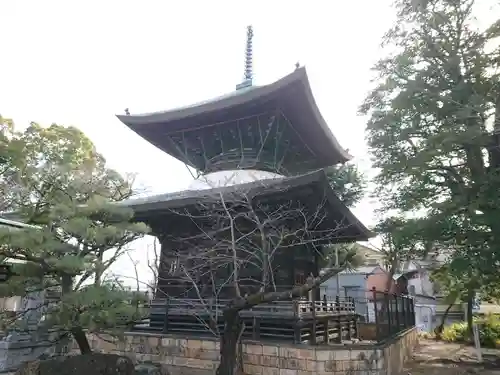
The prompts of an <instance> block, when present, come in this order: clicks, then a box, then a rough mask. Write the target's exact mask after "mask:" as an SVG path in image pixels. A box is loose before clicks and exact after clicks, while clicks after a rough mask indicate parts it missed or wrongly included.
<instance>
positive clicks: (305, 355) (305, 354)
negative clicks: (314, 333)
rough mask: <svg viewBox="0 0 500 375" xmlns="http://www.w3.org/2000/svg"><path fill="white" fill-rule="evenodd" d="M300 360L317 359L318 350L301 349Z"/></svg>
mask: <svg viewBox="0 0 500 375" xmlns="http://www.w3.org/2000/svg"><path fill="white" fill-rule="evenodd" d="M298 358H300V359H316V350H315V349H314V348H310V349H309V348H308V349H299V356H298Z"/></svg>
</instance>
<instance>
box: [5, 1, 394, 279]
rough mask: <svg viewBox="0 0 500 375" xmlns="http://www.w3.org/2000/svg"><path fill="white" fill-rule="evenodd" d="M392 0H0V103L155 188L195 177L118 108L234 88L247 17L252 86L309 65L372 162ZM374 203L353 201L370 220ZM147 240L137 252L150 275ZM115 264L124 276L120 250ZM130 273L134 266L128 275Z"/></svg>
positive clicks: (347, 137)
mask: <svg viewBox="0 0 500 375" xmlns="http://www.w3.org/2000/svg"><path fill="white" fill-rule="evenodd" d="M393 17H394V11H393V10H392V9H391V8H390V0H376V1H374V0H350V1H338V2H337V1H308V2H305V1H290V0H289V1H278V0H275V1H272V2H271V1H265V2H264V1H258V0H254V1H251V2H242V1H239V0H237V1H235V0H232V1H222V0H212V1H201V0H198V1H182V2H181V1H164V0H163V1H147V0H142V1H126V0H120V1H117V0H107V1H102V0H101V1H96V0H87V1H76V0H74V1H68V0H66V1H51V0H45V1H36V0H32V1H22V0H16V1H14V0H2V1H1V2H0V42H1V44H0V45H1V47H2V49H1V62H0V113H1V114H2V115H3V116H5V117H10V118H13V119H14V120H15V122H16V123H18V125H20V126H24V125H26V124H27V123H28V122H29V121H36V122H39V123H42V124H49V123H52V122H57V123H59V124H65V125H75V126H77V127H79V128H80V129H82V130H83V131H84V132H85V133H86V134H87V135H88V136H89V137H90V138H91V139H92V140H93V141H94V143H95V144H96V146H97V148H98V150H99V151H100V152H101V153H103V154H104V155H105V156H106V157H107V159H108V161H109V163H110V165H111V166H112V167H115V168H117V169H118V170H120V171H121V172H137V173H138V174H139V182H140V183H141V184H142V185H145V186H147V187H148V188H149V189H150V191H151V192H155V193H162V192H168V191H175V190H181V189H184V188H186V187H187V185H188V184H189V182H190V180H191V176H190V174H189V173H188V172H187V169H186V168H185V167H184V165H183V164H181V163H180V162H178V161H176V160H174V159H172V158H171V157H170V156H168V155H166V154H164V153H162V152H161V151H159V150H158V149H156V148H155V147H154V146H151V145H149V144H148V143H147V142H146V141H144V140H142V139H141V138H140V137H139V136H137V135H136V134H135V133H133V132H132V131H130V130H128V129H127V128H126V127H125V125H123V124H122V123H121V122H120V121H118V119H116V117H114V115H115V114H117V113H123V111H124V109H125V108H127V107H128V108H129V109H130V112H131V113H141V112H153V111H161V110H166V109H170V108H173V107H176V106H180V105H187V104H191V103H193V102H196V101H201V100H205V99H209V98H211V97H214V96H217V95H221V94H224V93H227V92H230V91H232V90H234V87H235V85H236V84H237V83H239V82H240V81H241V79H242V75H243V60H244V46H245V37H246V26H247V25H248V24H252V25H253V26H254V34H255V37H254V71H255V82H256V84H266V83H270V82H272V81H275V80H277V79H279V78H281V77H282V76H284V75H286V74H288V73H290V72H292V71H293V70H294V68H295V67H294V65H295V63H296V62H300V64H301V65H305V66H306V69H307V72H308V75H309V79H310V82H311V86H312V90H313V94H314V96H315V98H316V101H317V104H318V106H319V108H320V110H321V112H322V114H323V116H324V117H325V119H326V120H327V122H328V123H329V124H330V127H331V129H332V131H333V133H334V134H335V135H336V136H337V138H338V139H339V141H340V143H341V144H342V145H343V147H345V148H348V149H349V150H350V153H351V154H353V155H354V156H355V161H356V162H357V163H358V164H359V165H360V166H361V168H362V169H364V170H368V169H369V160H368V155H367V151H366V145H365V142H364V126H365V120H364V119H363V118H360V117H358V116H357V113H356V112H357V107H358V106H359V104H360V103H361V101H362V100H363V97H364V96H365V94H366V93H367V91H368V89H369V87H370V78H371V72H370V67H371V66H372V65H373V63H374V62H375V61H376V60H377V59H378V58H380V57H381V51H380V50H379V42H380V40H381V37H382V35H383V33H384V32H385V31H386V30H387V29H388V28H389V27H390V25H391V23H392V20H393ZM373 208H374V205H373V202H370V201H369V200H368V199H366V200H365V201H364V202H362V203H361V204H360V205H359V207H357V208H356V209H355V210H354V211H355V213H356V214H357V215H358V217H359V218H360V219H361V220H362V221H363V222H364V223H365V224H366V225H372V224H373V223H374V215H373ZM145 251H146V245H145V244H144V243H141V244H138V245H137V249H136V250H135V251H134V254H133V257H134V259H136V260H137V261H138V262H139V271H140V273H141V280H143V281H147V280H148V279H149V275H148V274H147V267H146V265H145V264H146V255H145ZM115 270H117V271H118V272H120V273H126V274H129V275H131V273H133V267H132V264H131V261H130V260H129V259H128V258H127V257H124V258H123V259H122V260H121V261H120V262H119V264H117V265H116V267H115ZM131 276H132V275H131Z"/></svg>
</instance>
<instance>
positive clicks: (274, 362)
mask: <svg viewBox="0 0 500 375" xmlns="http://www.w3.org/2000/svg"><path fill="white" fill-rule="evenodd" d="M259 358H260V364H261V365H262V366H266V367H279V357H275V356H272V355H263V356H259Z"/></svg>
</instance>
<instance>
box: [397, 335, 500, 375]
mask: <svg viewBox="0 0 500 375" xmlns="http://www.w3.org/2000/svg"><path fill="white" fill-rule="evenodd" d="M482 354H483V363H478V361H477V355H476V350H475V348H474V347H472V346H466V345H459V344H448V343H443V342H437V341H427V340H421V341H420V348H419V349H418V350H417V352H416V353H415V355H414V356H413V359H412V360H411V361H409V362H408V365H407V369H406V373H407V374H409V375H461V374H481V375H500V350H497V349H483V350H482Z"/></svg>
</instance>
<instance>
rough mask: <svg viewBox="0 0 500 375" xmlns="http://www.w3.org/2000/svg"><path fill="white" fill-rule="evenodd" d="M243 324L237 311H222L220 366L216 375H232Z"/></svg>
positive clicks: (235, 365)
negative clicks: (222, 329) (222, 327)
mask: <svg viewBox="0 0 500 375" xmlns="http://www.w3.org/2000/svg"><path fill="white" fill-rule="evenodd" d="M242 327H243V322H242V321H241V318H240V314H239V311H238V310H232V309H230V310H226V311H224V332H223V334H222V337H221V345H220V364H219V367H218V368H217V372H216V374H217V375H234V374H235V370H236V367H237V348H238V341H239V339H240V334H241V329H242Z"/></svg>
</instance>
